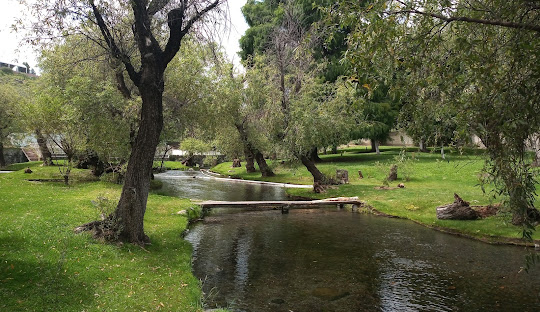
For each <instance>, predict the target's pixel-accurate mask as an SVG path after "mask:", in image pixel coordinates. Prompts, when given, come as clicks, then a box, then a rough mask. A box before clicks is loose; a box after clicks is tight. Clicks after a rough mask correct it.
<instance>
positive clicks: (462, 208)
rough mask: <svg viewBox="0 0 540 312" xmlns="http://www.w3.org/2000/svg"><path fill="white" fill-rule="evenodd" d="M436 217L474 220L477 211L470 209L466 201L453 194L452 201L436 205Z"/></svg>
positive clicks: (476, 217)
mask: <svg viewBox="0 0 540 312" xmlns="http://www.w3.org/2000/svg"><path fill="white" fill-rule="evenodd" d="M437 219H440V220H476V219H478V213H477V212H476V211H475V210H474V209H472V208H471V207H470V205H469V203H468V202H466V201H464V200H463V199H461V197H459V195H457V194H454V202H453V203H451V204H448V205H443V206H439V207H437Z"/></svg>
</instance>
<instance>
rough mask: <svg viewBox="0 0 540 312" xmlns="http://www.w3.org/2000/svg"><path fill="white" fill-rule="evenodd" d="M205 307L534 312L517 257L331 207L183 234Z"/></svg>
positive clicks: (217, 218)
mask: <svg viewBox="0 0 540 312" xmlns="http://www.w3.org/2000/svg"><path fill="white" fill-rule="evenodd" d="M186 239H187V240H188V241H190V242H191V243H192V245H193V248H194V254H193V257H194V258H193V268H194V272H195V274H196V276H198V277H199V278H200V279H201V280H203V281H204V284H203V285H204V291H205V293H206V294H207V295H208V296H209V298H207V301H206V302H207V303H208V305H209V307H229V308H232V309H234V310H237V311H287V312H288V311H295V312H296V311H538V310H539V309H538V308H539V307H540V275H539V270H540V268H537V269H536V271H532V272H531V273H530V274H526V273H518V271H519V267H520V266H521V265H523V261H524V257H525V253H526V251H525V250H524V249H523V248H519V247H509V246H493V245H487V244H484V243H480V242H476V241H471V240H467V239H462V238H458V237H454V236H451V235H446V234H443V233H439V232H436V231H433V230H430V229H427V228H425V227H422V226H419V225H416V224H414V223H412V222H408V221H404V220H395V219H388V218H380V217H374V216H369V215H360V214H351V213H350V212H346V211H337V210H335V209H326V210H322V209H319V210H292V211H291V213H290V214H288V215H282V214H281V213H280V212H277V211H265V212H245V213H237V214H214V215H213V216H210V217H208V218H207V219H206V220H205V221H204V223H201V224H198V225H196V226H195V227H194V228H193V229H192V231H191V232H190V234H189V235H188V236H187V238H186Z"/></svg>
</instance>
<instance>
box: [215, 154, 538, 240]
mask: <svg viewBox="0 0 540 312" xmlns="http://www.w3.org/2000/svg"><path fill="white" fill-rule="evenodd" d="M400 150H401V149H400V148H399V147H382V148H381V151H382V153H381V155H376V154H375V153H368V152H367V151H366V148H364V147H356V148H349V149H345V150H343V153H342V154H341V153H340V154H334V155H320V157H321V158H322V162H320V163H318V164H317V166H318V168H319V169H320V170H321V171H322V172H324V173H326V174H335V171H336V169H346V170H348V171H349V182H350V183H349V184H346V185H342V186H339V187H332V188H331V189H329V190H328V192H326V193H324V194H315V193H313V192H312V191H311V190H309V189H288V190H287V192H288V193H289V194H291V195H296V196H303V197H311V198H326V197H339V196H358V197H359V198H360V199H362V200H364V201H366V202H367V204H369V205H370V206H372V207H374V208H375V209H377V210H378V211H381V212H383V213H386V214H389V215H394V216H399V217H403V218H407V219H411V220H414V221H416V222H419V223H422V224H424V225H427V226H431V227H442V228H445V229H449V230H452V231H459V232H460V233H463V234H466V235H470V236H474V237H477V238H482V239H484V240H487V241H498V240H500V237H504V238H520V237H521V228H519V227H515V226H512V225H511V224H509V222H508V220H509V218H508V216H507V215H504V214H503V215H500V216H499V215H498V216H495V217H490V218H486V219H483V220H475V221H453V220H438V219H437V218H436V214H435V208H436V207H437V206H439V205H443V204H448V203H451V202H453V200H454V198H453V195H454V193H457V194H458V195H460V196H461V197H462V198H463V199H464V200H466V201H469V202H470V203H471V205H487V204H490V203H497V202H498V199H496V198H494V197H493V193H490V192H489V190H488V189H487V193H485V194H484V193H483V192H482V190H481V188H480V186H479V177H480V175H481V170H482V168H483V164H484V162H483V157H482V155H481V151H477V150H470V151H467V152H466V153H464V154H460V153H458V152H457V151H446V159H445V160H443V159H441V155H440V153H438V152H434V153H419V152H416V149H414V148H411V149H409V150H408V151H407V153H406V154H405V159H407V160H405V161H402V162H399V159H400ZM393 163H397V164H398V167H399V169H398V180H397V181H394V182H391V183H390V185H389V186H390V189H386V190H385V189H380V188H378V187H380V186H382V185H383V180H384V178H385V177H386V176H387V175H388V173H389V168H390V166H391V164H393ZM271 166H272V167H273V168H274V172H275V173H276V176H275V177H272V178H268V179H263V178H261V176H260V173H250V174H248V173H246V171H245V167H240V168H231V163H223V164H220V165H218V166H216V167H214V168H213V169H212V170H213V171H215V172H219V173H221V174H224V175H232V176H237V177H240V178H244V179H253V180H266V181H272V182H284V183H286V182H289V183H298V184H311V183H312V177H311V175H310V174H309V172H308V171H307V170H306V169H305V168H304V167H303V166H302V165H301V164H287V163H285V164H282V163H281V162H278V161H275V162H273V163H271ZM359 170H361V171H362V174H363V176H364V178H363V179H360V177H359V174H358V171H359ZM406 176H408V179H406ZM399 183H404V184H405V188H403V189H400V188H397V187H396V186H397V185H398V184H399ZM537 188H538V186H537ZM539 206H540V200H538V199H537V207H539ZM534 239H535V240H538V239H540V233H538V232H536V233H535V234H534Z"/></svg>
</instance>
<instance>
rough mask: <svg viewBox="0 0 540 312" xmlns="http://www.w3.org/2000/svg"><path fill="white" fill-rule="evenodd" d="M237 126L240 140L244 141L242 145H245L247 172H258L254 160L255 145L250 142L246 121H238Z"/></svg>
mask: <svg viewBox="0 0 540 312" xmlns="http://www.w3.org/2000/svg"><path fill="white" fill-rule="evenodd" d="M235 126H236V130H238V134H239V135H240V140H241V141H242V145H244V155H245V157H246V170H247V172H256V171H257V170H256V169H255V164H254V161H253V159H254V157H255V152H254V149H253V146H252V145H251V143H250V142H249V138H248V134H247V132H246V129H245V127H244V123H237V124H235ZM263 159H264V158H263Z"/></svg>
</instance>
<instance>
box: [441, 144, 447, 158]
mask: <svg viewBox="0 0 540 312" xmlns="http://www.w3.org/2000/svg"><path fill="white" fill-rule="evenodd" d="M441 158H442V159H446V155H445V154H444V146H443V145H441Z"/></svg>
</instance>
